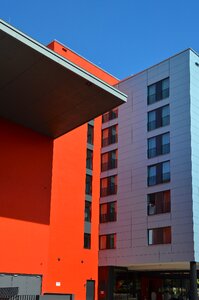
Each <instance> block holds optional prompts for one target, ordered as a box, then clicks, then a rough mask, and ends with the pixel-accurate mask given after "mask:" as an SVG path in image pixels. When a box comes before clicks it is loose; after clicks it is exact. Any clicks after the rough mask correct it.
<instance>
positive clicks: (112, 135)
mask: <svg viewBox="0 0 199 300" xmlns="http://www.w3.org/2000/svg"><path fill="white" fill-rule="evenodd" d="M114 143H117V125H114V126H111V127H108V128H106V129H103V130H102V147H106V146H108V145H111V144H114Z"/></svg>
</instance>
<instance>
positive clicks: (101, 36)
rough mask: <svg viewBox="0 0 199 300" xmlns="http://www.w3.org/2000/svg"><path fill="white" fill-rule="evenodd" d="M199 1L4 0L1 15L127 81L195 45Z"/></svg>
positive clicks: (198, 48)
mask: <svg viewBox="0 0 199 300" xmlns="http://www.w3.org/2000/svg"><path fill="white" fill-rule="evenodd" d="M198 15H199V1H198V0H189V1H188V0H181V1H180V0H167V1H162V0H139V1H138V0H56V1H55V0H34V1H30V0H29V1H28V0H0V18H1V19H3V20H4V21H6V22H8V23H10V24H11V25H13V26H15V27H17V28H18V29H20V30H21V31H23V32H24V33H26V34H28V35H30V36H31V37H33V38H35V39H36V40H38V41H39V42H41V43H43V44H45V45H46V44H48V43H49V42H50V41H52V40H53V39H57V40H58V41H60V42H62V43H63V44H65V45H66V46H68V47H70V48H71V49H73V50H74V51H76V52H78V53H79V54H81V55H82V56H84V57H85V58H87V59H88V60H90V61H92V62H93V63H95V64H97V65H99V66H100V67H101V68H103V69H105V70H107V71H108V72H110V73H111V74H113V75H115V76H116V77H118V78H120V79H123V78H125V77H127V76H129V75H131V74H134V73H137V72H139V71H141V70H143V69H145V68H147V67H149V66H151V65H153V64H155V63H158V62H159V61H161V60H163V59H165V58H167V57H169V56H171V55H173V54H175V53H177V52H179V51H181V50H183V49H185V48H188V47H192V48H193V49H194V50H196V51H199V38H198V19H199V16H198Z"/></svg>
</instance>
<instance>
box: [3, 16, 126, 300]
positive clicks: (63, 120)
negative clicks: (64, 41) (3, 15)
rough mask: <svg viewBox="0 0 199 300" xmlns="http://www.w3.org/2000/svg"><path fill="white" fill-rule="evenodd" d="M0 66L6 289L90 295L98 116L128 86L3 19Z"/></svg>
mask: <svg viewBox="0 0 199 300" xmlns="http://www.w3.org/2000/svg"><path fill="white" fill-rule="evenodd" d="M50 48H51V49H52V50H51V49H50ZM53 50H54V51H53ZM0 66H1V75H0V99H1V100H0V102H1V103H0V128H1V130H0V140H1V147H0V158H1V168H0V233H1V247H0V299H11V297H12V299H21V300H26V299H29V300H30V299H31V300H33V299H40V298H41V299H56V300H68V299H75V300H84V299H87V300H93V299H94V298H95V296H96V295H97V287H98V281H97V279H98V278H97V277H98V276H97V273H98V225H99V221H98V219H99V218H98V216H99V189H100V187H99V178H100V164H99V162H100V147H101V145H100V143H101V140H100V131H101V117H98V116H100V115H101V114H102V113H104V112H106V111H107V110H109V109H112V108H113V107H115V106H117V105H118V104H120V103H122V102H123V101H124V100H125V99H126V95H124V94H123V93H121V92H120V91H118V90H117V89H115V88H113V87H112V84H114V83H117V82H118V80H117V79H115V78H114V77H113V76H111V75H109V74H108V73H106V72H105V71H103V70H101V69H99V68H98V67H96V66H95V65H93V64H92V63H90V62H88V61H86V60H85V59H83V58H82V57H80V56H79V55H77V54H76V53H74V52H73V51H71V50H70V49H68V48H66V47H65V46H63V45H61V44H60V43H57V42H53V43H51V44H50V45H49V47H48V48H47V47H45V46H43V45H41V44H40V43H38V42H37V41H35V40H33V39H31V38H30V37H28V36H26V35H25V34H23V33H22V32H20V31H18V30H17V29H16V28H13V27H12V26H10V25H9V24H7V23H5V22H3V21H0ZM96 117H98V118H96ZM92 119H94V120H92ZM88 121H89V123H87V122H88ZM84 123H85V125H82V124H84ZM80 125H81V126H80ZM93 152H95V153H94V155H93ZM41 295H42V296H41Z"/></svg>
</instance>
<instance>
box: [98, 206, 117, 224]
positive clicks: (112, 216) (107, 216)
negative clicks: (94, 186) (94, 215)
mask: <svg viewBox="0 0 199 300" xmlns="http://www.w3.org/2000/svg"><path fill="white" fill-rule="evenodd" d="M112 204H114V212H111V205H112ZM103 206H106V213H104V214H103V213H101V210H102V207H103ZM116 221H117V201H111V202H106V203H101V204H100V224H102V223H108V222H116Z"/></svg>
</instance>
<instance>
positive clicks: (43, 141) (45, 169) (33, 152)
mask: <svg viewBox="0 0 199 300" xmlns="http://www.w3.org/2000/svg"><path fill="white" fill-rule="evenodd" d="M52 155H53V140H52V139H50V138H48V137H45V136H43V135H41V134H39V133H36V132H33V131H32V130H30V129H27V128H24V127H22V126H19V125H16V124H13V123H10V122H8V121H6V120H3V119H0V207H1V209H0V217H5V218H13V219H20V220H25V221H30V222H36V223H41V224H49V221H50V198H51V178H52Z"/></svg>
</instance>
